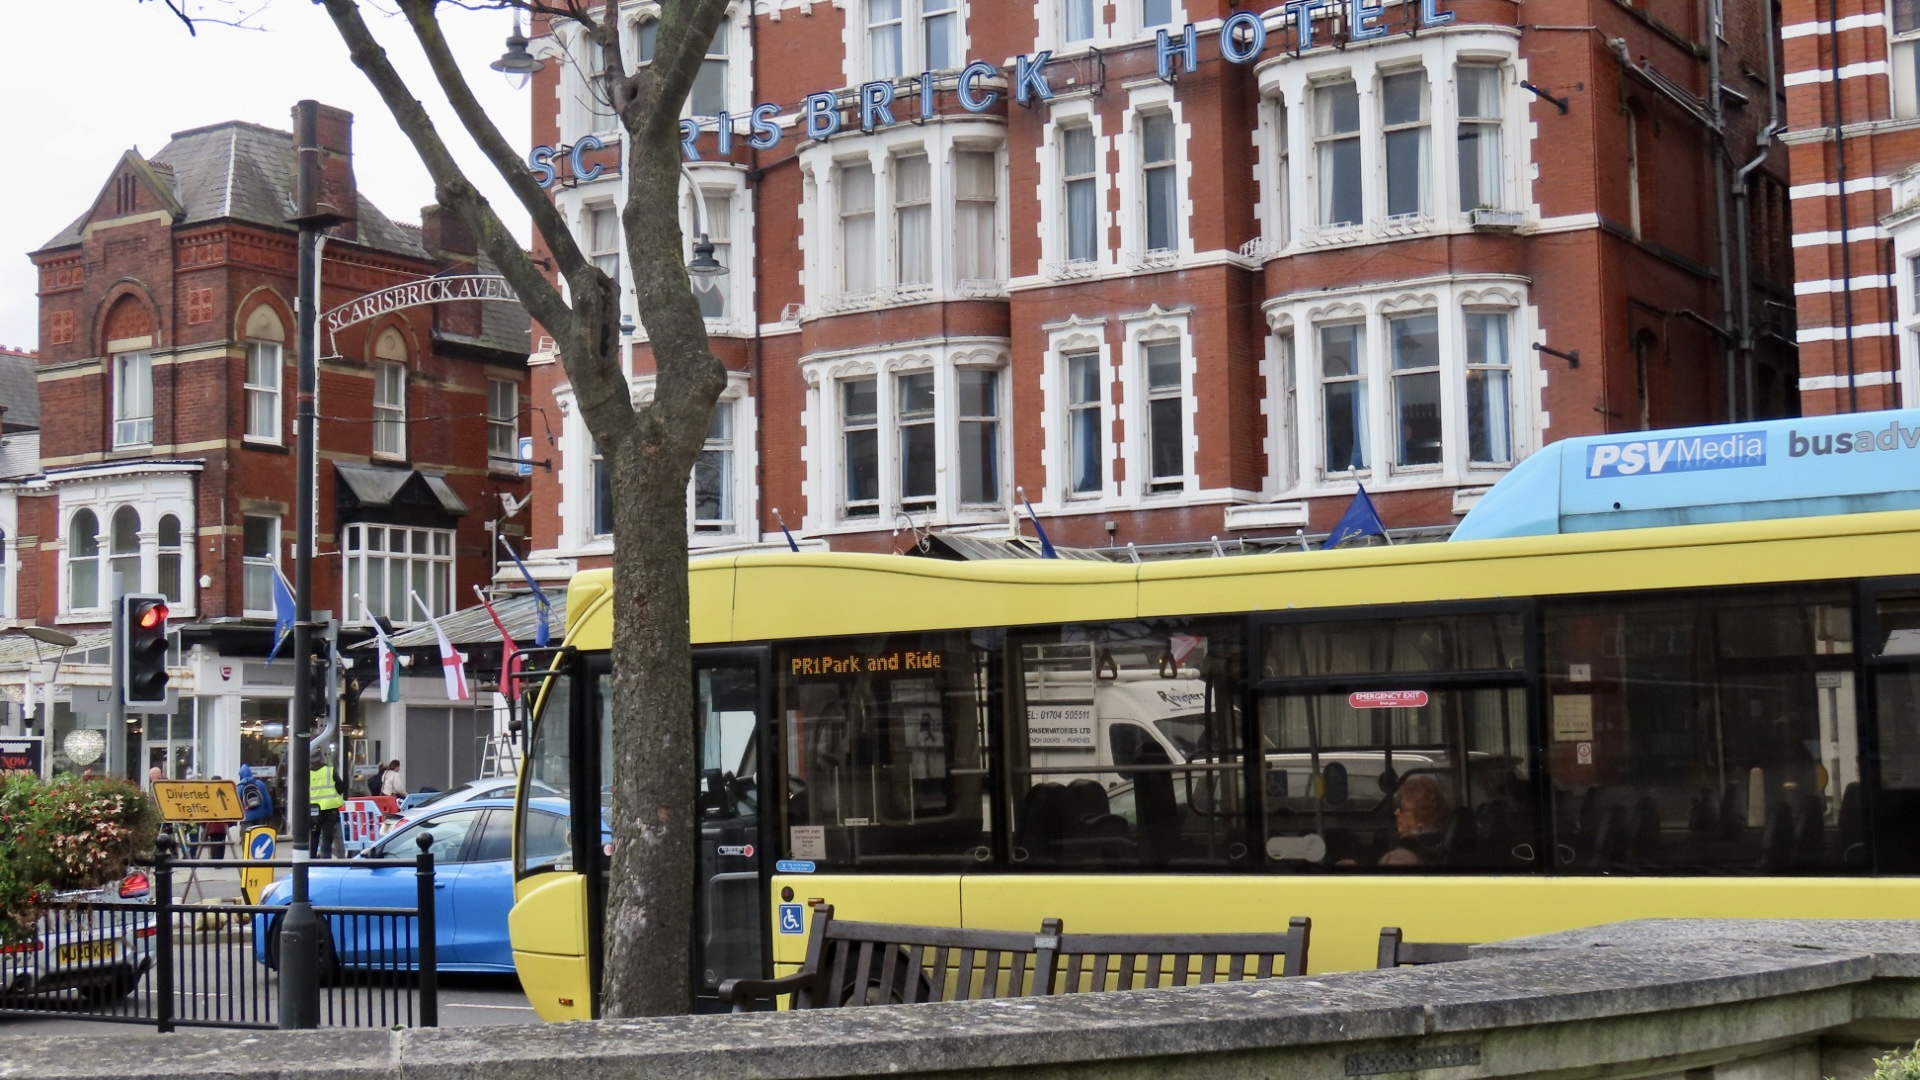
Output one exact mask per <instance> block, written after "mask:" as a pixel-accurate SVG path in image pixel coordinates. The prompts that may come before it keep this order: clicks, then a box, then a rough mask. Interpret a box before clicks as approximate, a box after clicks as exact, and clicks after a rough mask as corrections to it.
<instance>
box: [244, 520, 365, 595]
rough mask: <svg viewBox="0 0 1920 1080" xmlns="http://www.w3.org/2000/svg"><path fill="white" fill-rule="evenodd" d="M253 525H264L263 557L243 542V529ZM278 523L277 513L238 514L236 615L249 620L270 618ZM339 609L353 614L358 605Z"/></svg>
mask: <svg viewBox="0 0 1920 1080" xmlns="http://www.w3.org/2000/svg"><path fill="white" fill-rule="evenodd" d="M255 522H258V523H264V525H265V527H266V530H267V544H266V553H265V554H260V553H258V552H255V551H253V550H251V549H250V548H249V545H248V543H247V527H248V525H249V524H251V523H255ZM280 524H281V521H280V515H279V514H242V515H241V518H240V565H241V570H240V614H242V615H243V616H245V617H247V618H249V619H271V618H273V617H274V610H273V576H274V574H275V572H277V571H278V570H279V568H280ZM256 580H257V585H256ZM256 590H257V591H256ZM255 601H261V602H260V603H255ZM341 610H342V611H351V612H354V613H355V614H356V615H357V614H358V613H359V610H360V605H358V604H350V605H348V606H346V607H344V608H342V609H341Z"/></svg>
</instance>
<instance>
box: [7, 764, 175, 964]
mask: <svg viewBox="0 0 1920 1080" xmlns="http://www.w3.org/2000/svg"><path fill="white" fill-rule="evenodd" d="M159 827H160V813H159V810H158V809H156V808H155V807H154V805H153V800H151V799H149V798H147V796H146V794H145V793H144V792H142V791H141V790H140V789H139V788H137V787H135V786H134V785H132V784H129V783H126V782H124V781H120V780H91V779H89V780H82V779H79V778H77V777H73V776H64V775H63V776H56V777H54V778H53V779H51V780H42V779H40V778H39V777H36V776H20V775H0V942H14V941H23V940H26V939H28V938H30V937H31V936H32V935H33V925H34V921H35V920H36V919H37V918H38V917H39V913H40V907H41V905H42V904H43V903H45V902H46V901H47V900H50V899H52V897H53V894H54V893H56V892H61V891H63V890H67V889H92V888H97V887H99V886H101V885H105V884H107V883H108V882H111V881H117V880H119V878H120V877H121V875H123V874H125V873H126V870H127V866H128V864H130V863H133V862H135V861H138V860H142V859H147V858H150V857H152V854H153V842H154V838H155V837H156V836H158V835H159Z"/></svg>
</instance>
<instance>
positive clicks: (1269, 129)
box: [1247, 28, 1539, 342]
mask: <svg viewBox="0 0 1920 1080" xmlns="http://www.w3.org/2000/svg"><path fill="white" fill-rule="evenodd" d="M1519 62H1520V61H1519V59H1518V57H1517V50H1516V43H1515V41H1514V39H1513V38H1512V37H1511V36H1510V35H1503V34H1498V33H1494V32H1492V31H1491V30H1490V29H1482V28H1462V29H1458V30H1455V29H1451V28H1450V29H1449V31H1448V32H1447V33H1445V34H1422V35H1419V36H1418V37H1417V38H1396V39H1393V40H1392V41H1391V42H1381V43H1378V44H1374V45H1371V46H1370V47H1367V48H1347V49H1345V50H1340V49H1327V50H1324V51H1323V50H1318V49H1316V50H1314V51H1312V52H1308V53H1304V54H1302V55H1300V56H1299V57H1295V58H1291V59H1289V60H1288V62H1286V63H1284V64H1277V63H1270V64H1265V65H1262V66H1260V67H1259V68H1258V69H1257V78H1258V81H1259V89H1260V94H1261V97H1262V107H1261V111H1260V124H1261V127H1262V128H1263V131H1262V133H1261V134H1260V135H1259V136H1257V138H1259V139H1260V140H1261V142H1260V145H1261V147H1262V149H1263V153H1262V158H1263V160H1262V161H1261V162H1260V163H1259V164H1258V169H1259V173H1258V177H1259V179H1260V181H1261V191H1262V200H1261V206H1260V209H1259V212H1260V213H1261V215H1262V221H1261V227H1262V237H1261V243H1260V244H1259V245H1257V246H1256V247H1255V248H1254V249H1253V250H1251V251H1249V252H1247V254H1249V255H1250V256H1251V257H1255V258H1271V257H1275V256H1279V255H1286V254H1291V253H1294V252H1298V251H1302V250H1312V249H1317V248H1322V247H1329V246H1345V245H1353V244H1363V243H1371V242H1376V241H1379V240H1383V239H1392V238H1395V237H1398V236H1408V235H1427V234H1431V233H1436V232H1468V231H1471V230H1473V229H1475V228H1482V227H1492V228H1498V229H1503V230H1505V229H1512V228H1514V227H1516V226H1520V225H1524V224H1525V223H1526V222H1527V221H1529V220H1537V219H1538V217H1539V207H1538V206H1537V205H1535V203H1534V200H1533V194H1532V185H1533V181H1532V179H1531V173H1532V169H1531V167H1530V164H1529V160H1528V158H1529V155H1530V154H1531V151H1532V147H1533V140H1532V139H1530V138H1528V137H1526V133H1527V131H1528V130H1529V129H1528V126H1527V117H1528V115H1529V114H1528V109H1527V104H1528V102H1527V100H1519V99H1524V98H1525V95H1523V94H1521V93H1520V92H1519V90H1518V76H1517V74H1516V71H1517V65H1518V64H1519ZM1415 67H1418V68H1420V69H1422V70H1423V71H1424V72H1425V73H1426V98H1425V100H1426V116H1427V119H1426V122H1425V123H1426V129H1427V132H1428V134H1427V156H1426V161H1427V166H1428V168H1427V182H1426V189H1425V202H1424V206H1423V212H1422V213H1420V214H1410V215H1407V216H1406V217H1403V218H1397V219H1395V218H1389V217H1388V216H1387V198H1388V193H1387V183H1386V179H1387V174H1386V154H1385V146H1384V143H1385V136H1386V131H1385V128H1384V100H1383V96H1382V92H1381V90H1382V85H1383V80H1384V78H1385V77H1387V76H1389V75H1393V74H1398V73H1403V72H1406V71H1409V70H1411V69H1413V68H1415ZM1462 67H1471V68H1491V69H1494V70H1495V71H1496V72H1497V80H1498V99H1497V102H1498V110H1499V116H1498V118H1497V119H1495V118H1492V117H1488V118H1486V120H1485V121H1484V123H1483V122H1482V121H1480V120H1477V119H1475V118H1468V119H1466V120H1464V121H1463V120H1462V119H1461V116H1460V98H1459V88H1458V71H1459V69H1460V68H1462ZM1347 81H1351V82H1352V83H1353V85H1354V89H1355V92H1356V97H1357V99H1358V100H1357V111H1358V116H1359V124H1360V127H1359V131H1358V133H1357V134H1358V139H1359V142H1358V147H1359V163H1358V166H1357V168H1358V174H1357V183H1358V186H1359V206H1358V209H1357V215H1356V216H1357V220H1356V221H1354V222H1353V223H1351V224H1340V225H1332V224H1328V221H1329V220H1330V219H1329V218H1328V217H1327V216H1326V214H1324V213H1323V207H1322V205H1321V202H1322V192H1321V183H1320V176H1321V174H1322V173H1323V172H1324V171H1325V169H1326V168H1327V167H1328V166H1327V162H1326V161H1325V160H1323V159H1325V158H1326V156H1327V155H1326V153H1325V152H1323V150H1322V147H1323V146H1325V145H1328V144H1329V143H1330V141H1332V140H1334V139H1340V138H1347V137H1349V136H1345V135H1337V136H1336V135H1332V134H1331V133H1325V132H1322V131H1321V125H1320V123H1319V120H1318V116H1317V104H1316V97H1315V91H1316V90H1317V89H1318V88H1319V87H1322V86H1327V85H1330V84H1332V83H1337V82H1347ZM1463 124H1464V125H1479V126H1483V127H1484V128H1485V129H1488V130H1492V131H1497V132H1498V135H1497V139H1498V143H1499V149H1500V155H1501V161H1500V167H1499V169H1498V176H1497V177H1496V178H1492V179H1493V181H1494V183H1493V185H1492V186H1493V187H1494V188H1495V194H1494V196H1493V197H1488V198H1483V199H1482V200H1481V201H1483V202H1492V203H1495V204H1496V205H1494V206H1492V207H1485V208H1483V207H1480V206H1478V205H1476V206H1471V207H1463V206H1461V205H1460V197H1459V196H1460V162H1459V153H1458V150H1457V149H1456V147H1457V145H1458V137H1459V133H1460V131H1461V130H1462V126H1463ZM1267 147H1273V148H1274V149H1273V152H1272V153H1271V154H1267V153H1265V152H1264V151H1265V148H1267ZM1352 186H1353V185H1352V184H1351V183H1345V184H1343V185H1342V186H1341V190H1350V189H1351V188H1352ZM1269 191H1271V193H1272V194H1271V202H1269V201H1268V196H1267V194H1266V193H1267V192H1269ZM1297 340H1298V341H1300V342H1304V341H1305V340H1306V339H1305V337H1301V338H1299V339H1297Z"/></svg>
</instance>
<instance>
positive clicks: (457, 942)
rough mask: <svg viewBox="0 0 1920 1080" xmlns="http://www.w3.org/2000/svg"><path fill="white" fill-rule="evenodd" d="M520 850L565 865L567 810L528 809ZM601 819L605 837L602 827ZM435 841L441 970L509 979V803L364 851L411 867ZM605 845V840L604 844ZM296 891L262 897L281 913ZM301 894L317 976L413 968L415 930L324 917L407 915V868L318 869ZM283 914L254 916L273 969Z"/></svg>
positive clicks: (407, 923)
mask: <svg viewBox="0 0 1920 1080" xmlns="http://www.w3.org/2000/svg"><path fill="white" fill-rule="evenodd" d="M529 815H530V816H529V821H528V827H527V834H526V844H527V850H528V855H529V859H530V860H531V861H534V862H538V861H539V860H541V859H543V858H546V859H554V860H558V859H561V858H565V857H567V855H568V854H569V852H570V850H571V848H570V845H569V840H570V837H569V835H568V831H569V830H568V820H567V801H566V800H565V799H539V800H536V801H535V802H534V803H533V804H532V805H531V806H530V807H529ZM607 824H608V823H607V822H606V821H605V820H604V819H603V821H602V828H603V831H604V830H605V829H606V828H607ZM423 834H428V835H431V836H432V837H433V841H432V844H431V850H432V852H433V866H434V883H433V884H434V894H433V895H434V908H433V910H434V930H435V932H434V942H435V945H436V948H437V954H438V955H437V964H436V966H437V967H438V969H439V970H441V971H494V972H511V971H513V947H512V945H511V944H510V943H509V942H508V940H507V910H508V909H509V908H511V907H512V906H513V861H512V858H511V856H512V853H513V803H512V801H511V800H507V799H474V800H471V801H468V802H463V803H459V804H457V805H454V806H449V807H447V808H445V809H443V810H438V811H435V812H433V813H429V814H425V815H422V816H421V817H418V818H415V819H414V820H412V821H410V822H408V823H407V824H406V825H405V826H403V827H401V828H399V829H396V830H394V831H393V832H392V833H389V834H388V835H386V836H384V837H381V838H380V842H379V843H377V844H375V845H373V846H372V847H370V848H368V849H367V850H366V851H365V852H364V853H363V855H364V857H366V858H370V859H406V860H409V861H411V860H413V859H414V858H416V857H417V856H418V855H419V853H420V846H419V843H418V840H419V838H420V836H422V835H423ZM601 839H602V843H605V842H606V840H607V837H606V836H604V835H603V836H602V838H601ZM292 891H293V883H292V881H291V880H290V879H288V878H281V879H280V880H278V881H276V882H274V883H273V884H272V885H270V886H268V887H267V889H266V891H265V892H264V893H263V894H262V895H261V899H260V903H261V904H262V905H263V906H272V905H284V904H285V903H287V900H288V898H289V897H290V896H291V894H292ZM307 892H308V896H309V899H310V900H311V901H312V903H313V906H314V907H315V908H316V909H319V910H320V912H321V914H322V919H321V922H322V925H323V932H322V934H321V956H320V973H321V975H322V977H323V978H325V977H330V976H332V975H334V974H336V973H337V972H338V971H339V969H341V968H343V967H344V968H364V967H375V968H385V969H392V968H403V969H411V968H414V967H416V966H418V957H417V956H416V955H415V947H416V946H417V944H418V939H417V936H416V935H417V934H418V923H417V922H415V921H414V920H413V919H411V918H407V919H398V920H396V919H390V918H379V917H372V918H369V917H364V916H354V915H341V914H329V913H327V911H326V909H328V908H406V909H411V908H413V907H414V906H415V905H416V903H417V900H418V897H419V885H418V882H417V878H416V875H415V873H414V868H413V867H412V866H378V867H358V866H315V867H313V868H312V869H310V870H309V871H308V885H307ZM282 914H283V913H281V912H270V913H263V914H260V915H257V916H255V919H254V936H253V951H254V959H255V960H257V961H259V962H260V963H263V964H266V965H267V966H268V967H272V968H278V967H279V960H280V942H279V936H280V935H279V930H280V920H281V916H282Z"/></svg>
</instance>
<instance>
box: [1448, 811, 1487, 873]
mask: <svg viewBox="0 0 1920 1080" xmlns="http://www.w3.org/2000/svg"><path fill="white" fill-rule="evenodd" d="M1479 842H1480V833H1479V830H1478V829H1477V828H1476V827H1475V825H1474V820H1473V811H1472V810H1471V809H1469V808H1468V807H1465V806H1462V807H1459V808H1457V809H1455V810H1454V812H1453V813H1452V814H1450V815H1449V816H1448V817H1447V831H1446V832H1445V833H1443V834H1442V835H1441V838H1440V854H1441V856H1442V857H1443V858H1445V859H1446V860H1447V865H1449V866H1458V865H1461V864H1463V863H1465V862H1467V861H1469V860H1470V859H1472V858H1473V854H1474V851H1475V850H1476V849H1477V848H1478V847H1479Z"/></svg>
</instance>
